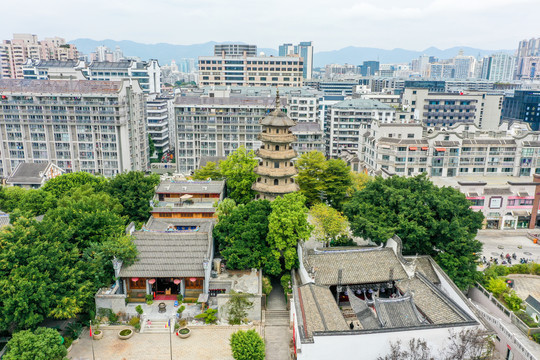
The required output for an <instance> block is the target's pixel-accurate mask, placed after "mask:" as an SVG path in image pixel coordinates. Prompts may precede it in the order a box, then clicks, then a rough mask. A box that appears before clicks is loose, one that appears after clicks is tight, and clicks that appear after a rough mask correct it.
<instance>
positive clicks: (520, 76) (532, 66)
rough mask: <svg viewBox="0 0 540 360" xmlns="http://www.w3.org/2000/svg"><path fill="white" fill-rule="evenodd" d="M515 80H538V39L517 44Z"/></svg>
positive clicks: (539, 59)
mask: <svg viewBox="0 0 540 360" xmlns="http://www.w3.org/2000/svg"><path fill="white" fill-rule="evenodd" d="M517 53H518V55H517V68H516V76H515V78H516V80H539V79H540V71H539V66H540V38H532V39H530V40H522V41H520V42H519V47H518V52H517Z"/></svg>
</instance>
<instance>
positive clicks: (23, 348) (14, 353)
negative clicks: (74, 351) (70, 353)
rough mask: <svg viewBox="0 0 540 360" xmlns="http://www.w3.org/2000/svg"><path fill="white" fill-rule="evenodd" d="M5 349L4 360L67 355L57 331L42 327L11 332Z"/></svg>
mask: <svg viewBox="0 0 540 360" xmlns="http://www.w3.org/2000/svg"><path fill="white" fill-rule="evenodd" d="M7 349H8V350H7V352H6V354H5V355H4V356H3V358H2V359H4V360H62V359H64V358H65V356H66V355H67V349H66V347H65V346H64V345H62V338H61V337H60V334H58V331H56V330H55V329H51V328H43V327H41V328H38V329H36V331H33V332H32V331H30V330H23V331H19V332H18V333H15V334H13V337H12V338H11V339H10V340H9V342H8V343H7Z"/></svg>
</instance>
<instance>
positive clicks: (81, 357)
mask: <svg viewBox="0 0 540 360" xmlns="http://www.w3.org/2000/svg"><path fill="white" fill-rule="evenodd" d="M248 329H257V328H256V327H254V326H200V327H192V328H191V330H192V334H191V336H190V337H189V338H187V339H180V338H178V337H176V336H174V335H173V336H172V339H171V340H172V351H173V357H172V358H173V359H182V360H233V357H232V353H231V348H230V346H229V338H230V337H231V334H232V333H233V332H236V331H238V330H248ZM117 333H118V330H104V331H103V339H101V340H98V341H93V343H94V351H95V359H96V360H169V359H170V358H171V355H170V342H169V335H168V334H146V333H145V334H137V333H136V334H134V335H133V337H132V338H131V339H128V340H119V339H118V337H117ZM91 345H92V344H91V340H90V337H89V336H88V330H86V331H85V333H84V334H83V335H81V339H80V340H79V343H77V344H75V345H73V348H72V350H71V351H70V352H69V354H68V358H69V359H72V360H91V359H92V347H91Z"/></svg>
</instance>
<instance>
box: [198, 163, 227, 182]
mask: <svg viewBox="0 0 540 360" xmlns="http://www.w3.org/2000/svg"><path fill="white" fill-rule="evenodd" d="M193 179H194V180H208V179H212V180H223V174H222V173H221V170H220V169H219V166H218V164H216V163H215V162H213V161H209V162H207V163H206V165H205V166H203V167H202V168H200V169H197V170H195V173H193Z"/></svg>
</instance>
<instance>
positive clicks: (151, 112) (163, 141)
mask: <svg viewBox="0 0 540 360" xmlns="http://www.w3.org/2000/svg"><path fill="white" fill-rule="evenodd" d="M146 116H147V120H148V135H149V136H150V138H151V139H152V141H153V143H154V147H155V152H156V153H155V155H156V156H158V155H159V154H164V153H166V152H168V151H169V150H170V146H169V107H168V104H167V99H160V98H156V99H151V100H150V99H149V100H147V102H146ZM153 155H154V154H150V156H153Z"/></svg>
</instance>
